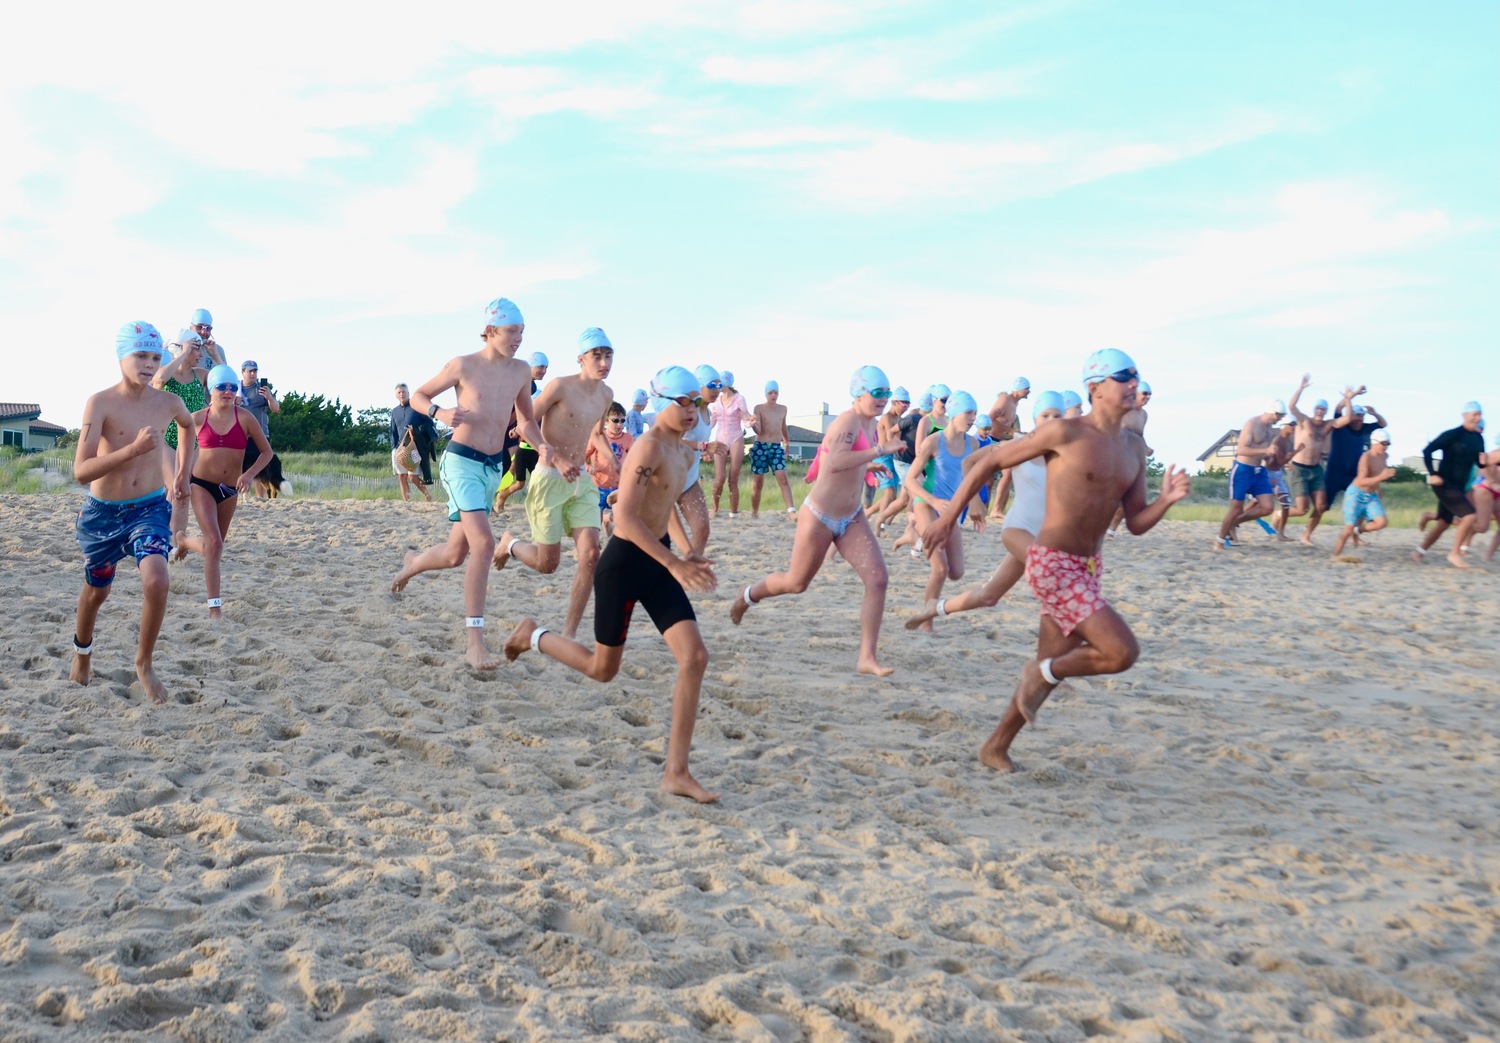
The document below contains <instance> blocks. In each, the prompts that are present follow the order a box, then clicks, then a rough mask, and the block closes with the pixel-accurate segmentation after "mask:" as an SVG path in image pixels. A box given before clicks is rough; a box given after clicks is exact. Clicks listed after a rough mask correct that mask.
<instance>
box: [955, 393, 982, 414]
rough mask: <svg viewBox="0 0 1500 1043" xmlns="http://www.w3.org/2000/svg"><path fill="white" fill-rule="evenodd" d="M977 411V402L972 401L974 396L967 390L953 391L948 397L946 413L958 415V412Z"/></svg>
mask: <svg viewBox="0 0 1500 1043" xmlns="http://www.w3.org/2000/svg"><path fill="white" fill-rule="evenodd" d="M977 412H979V403H978V402H975V401H974V396H973V395H971V394H969V393H968V392H967V391H955V392H953V394H952V395H950V396H949V398H948V415H949V416H958V415H959V414H960V413H977Z"/></svg>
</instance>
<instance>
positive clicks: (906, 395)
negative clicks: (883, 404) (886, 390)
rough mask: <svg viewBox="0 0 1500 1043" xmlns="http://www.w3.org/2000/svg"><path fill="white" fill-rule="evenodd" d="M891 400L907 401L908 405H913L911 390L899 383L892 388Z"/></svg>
mask: <svg viewBox="0 0 1500 1043" xmlns="http://www.w3.org/2000/svg"><path fill="white" fill-rule="evenodd" d="M891 401H892V402H905V403H906V404H907V405H911V392H910V391H908V390H906V389H905V388H904V387H902V386H901V385H899V384H897V385H896V386H895V387H893V388H891Z"/></svg>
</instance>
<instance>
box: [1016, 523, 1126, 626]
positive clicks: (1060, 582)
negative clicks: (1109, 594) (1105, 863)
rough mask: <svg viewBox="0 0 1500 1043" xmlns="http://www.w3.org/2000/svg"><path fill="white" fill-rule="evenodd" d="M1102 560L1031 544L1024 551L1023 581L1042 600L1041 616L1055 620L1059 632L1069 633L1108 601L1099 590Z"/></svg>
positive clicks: (1092, 556) (1102, 567) (1102, 570)
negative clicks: (1024, 571) (1024, 578)
mask: <svg viewBox="0 0 1500 1043" xmlns="http://www.w3.org/2000/svg"><path fill="white" fill-rule="evenodd" d="M1103 575H1104V559H1103V558H1102V557H1100V556H1099V555H1098V554H1090V555H1089V556H1088V557H1086V558H1085V557H1081V556H1079V555H1077V554H1069V553H1068V552H1067V551H1063V550H1053V549H1052V548H1051V547H1043V546H1042V545H1041V544H1039V543H1033V544H1032V545H1031V546H1030V547H1029V548H1027V551H1026V582H1028V583H1030V584H1031V592H1032V593H1033V594H1035V595H1036V599H1037V600H1038V601H1040V602H1041V603H1042V615H1044V616H1051V617H1052V618H1053V619H1055V620H1057V625H1058V627H1059V628H1060V629H1061V630H1062V632H1063V634H1065V635H1067V634H1071V633H1072V632H1073V631H1074V630H1076V629H1078V624H1080V623H1082V622H1083V621H1084V620H1085V619H1088V618H1089V616H1092V615H1093V614H1094V613H1095V612H1098V611H1099V610H1100V609H1101V608H1108V607H1109V602H1108V601H1105V600H1104V596H1103V595H1102V594H1100V593H1099V580H1100V578H1101V577H1102V576H1103Z"/></svg>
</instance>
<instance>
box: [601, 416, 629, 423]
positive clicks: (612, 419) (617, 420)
mask: <svg viewBox="0 0 1500 1043" xmlns="http://www.w3.org/2000/svg"><path fill="white" fill-rule="evenodd" d="M604 422H605V423H606V424H623V423H624V422H625V418H624V417H622V416H612V417H609V418H608V419H606V420H605V421H604Z"/></svg>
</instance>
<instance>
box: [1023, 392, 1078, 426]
mask: <svg viewBox="0 0 1500 1043" xmlns="http://www.w3.org/2000/svg"><path fill="white" fill-rule="evenodd" d="M1068 394H1069V395H1072V396H1073V397H1074V398H1076V399H1078V401H1077V402H1075V403H1074V405H1080V406H1081V405H1083V399H1082V398H1080V397H1079V396H1078V394H1077V392H1073V391H1069V392H1068ZM1049 409H1055V410H1057V411H1058V412H1059V413H1065V412H1067V409H1068V403H1067V402H1066V401H1065V398H1064V396H1063V395H1061V394H1059V393H1058V392H1056V391H1043V392H1041V393H1040V394H1038V395H1037V396H1036V405H1034V406H1032V407H1031V419H1033V420H1035V419H1036V418H1037V417H1039V416H1041V415H1042V414H1043V413H1045V412H1046V411H1047V410H1049Z"/></svg>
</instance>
